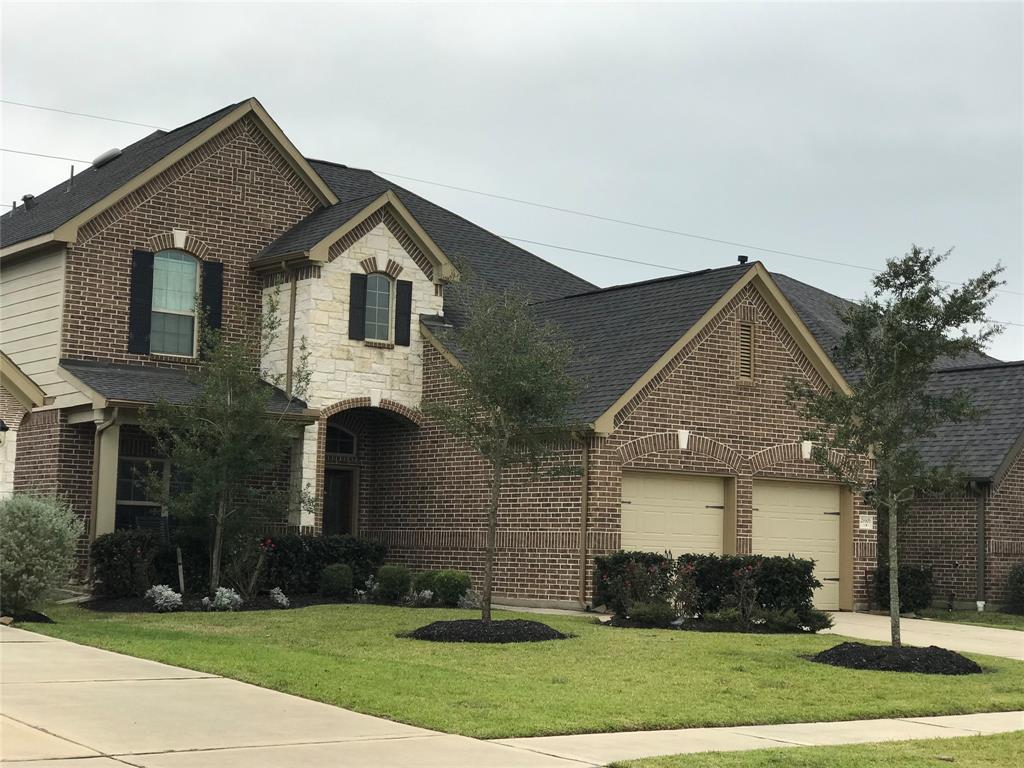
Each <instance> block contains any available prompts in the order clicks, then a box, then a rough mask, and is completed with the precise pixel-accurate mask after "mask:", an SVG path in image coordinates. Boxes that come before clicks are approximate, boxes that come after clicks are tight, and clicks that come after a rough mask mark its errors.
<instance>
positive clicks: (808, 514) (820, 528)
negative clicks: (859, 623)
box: [752, 481, 839, 610]
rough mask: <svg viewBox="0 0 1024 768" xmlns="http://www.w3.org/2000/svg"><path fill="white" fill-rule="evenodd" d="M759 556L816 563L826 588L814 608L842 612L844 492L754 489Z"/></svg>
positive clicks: (778, 485)
mask: <svg viewBox="0 0 1024 768" xmlns="http://www.w3.org/2000/svg"><path fill="white" fill-rule="evenodd" d="M752 543H753V551H754V552H755V553H757V554H762V555H790V554H792V555H796V556H797V557H806V558H812V559H813V560H814V561H815V563H816V564H815V567H814V574H815V576H817V577H818V581H820V582H821V583H822V587H821V588H820V589H818V590H816V591H815V593H814V605H815V606H816V607H818V608H821V609H824V610H838V608H839V486H836V485H826V484H824V483H784V482H777V481H771V482H769V481H761V482H755V483H754V531H753V542H752Z"/></svg>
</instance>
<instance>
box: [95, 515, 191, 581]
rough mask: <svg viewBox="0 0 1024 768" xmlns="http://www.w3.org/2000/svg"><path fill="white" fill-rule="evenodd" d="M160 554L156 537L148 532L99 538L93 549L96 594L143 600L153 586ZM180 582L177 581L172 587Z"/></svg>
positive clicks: (133, 532)
mask: <svg viewBox="0 0 1024 768" xmlns="http://www.w3.org/2000/svg"><path fill="white" fill-rule="evenodd" d="M158 550H159V544H158V542H157V539H156V537H155V536H154V535H153V534H151V533H149V532H147V531H133V530H132V531H129V530H125V531H113V532H111V533H105V534H103V535H102V536H97V537H96V540H95V541H94V542H93V543H92V547H91V548H90V556H91V558H92V568H93V580H94V582H95V587H96V590H97V591H98V592H100V593H102V594H104V595H109V596H111V597H142V596H143V595H145V594H146V590H147V589H149V588H150V586H151V585H152V584H153V561H154V559H155V558H156V556H157V552H158ZM169 581H171V580H169ZM176 581H177V577H175V579H174V580H173V581H171V583H174V582H176Z"/></svg>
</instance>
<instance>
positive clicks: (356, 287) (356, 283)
mask: <svg viewBox="0 0 1024 768" xmlns="http://www.w3.org/2000/svg"><path fill="white" fill-rule="evenodd" d="M348 337H349V338H350V339H356V340H357V341H359V340H362V339H365V338H366V275H364V274H361V273H359V272H353V273H352V281H351V283H349V302H348Z"/></svg>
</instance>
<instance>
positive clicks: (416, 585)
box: [412, 571, 441, 592]
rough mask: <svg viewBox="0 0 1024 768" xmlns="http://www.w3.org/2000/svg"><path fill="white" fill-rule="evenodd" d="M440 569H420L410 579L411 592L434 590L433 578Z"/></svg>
mask: <svg viewBox="0 0 1024 768" xmlns="http://www.w3.org/2000/svg"><path fill="white" fill-rule="evenodd" d="M439 573H441V571H420V572H419V573H417V574H416V575H415V576H413V579H412V591H413V592H426V591H427V590H429V591H431V592H433V591H434V579H436V578H437V574H439Z"/></svg>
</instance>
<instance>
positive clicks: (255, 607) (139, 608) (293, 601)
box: [81, 594, 343, 613]
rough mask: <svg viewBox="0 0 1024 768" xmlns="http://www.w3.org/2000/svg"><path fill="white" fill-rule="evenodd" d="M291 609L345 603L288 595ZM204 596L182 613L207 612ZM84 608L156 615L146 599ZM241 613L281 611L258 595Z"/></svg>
mask: <svg viewBox="0 0 1024 768" xmlns="http://www.w3.org/2000/svg"><path fill="white" fill-rule="evenodd" d="M288 599H289V601H290V604H289V609H291V608H305V607H306V606H308V605H325V604H332V605H333V604H335V603H340V602H343V601H341V600H337V599H335V598H331V597H321V596H320V595H317V594H308V595H288ZM202 601H203V596H202V595H186V596H185V597H184V599H183V600H182V606H181V610H182V611H205V610H206V609H205V608H203V602H202ZM81 606H82V607H83V608H86V609H88V610H90V611H100V612H102V613H154V608H153V601H152V600H147V599H146V598H144V597H97V598H95V599H93V600H88V601H86V602H84V603H81ZM238 610H240V611H271V610H280V609H278V607H277V606H276V605H274V604H273V603H272V602H270V596H269V595H256V596H255V597H252V598H250V599H249V600H247V601H246V602H245V603H244V604H243V605H242V607H241V608H239V609H238Z"/></svg>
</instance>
